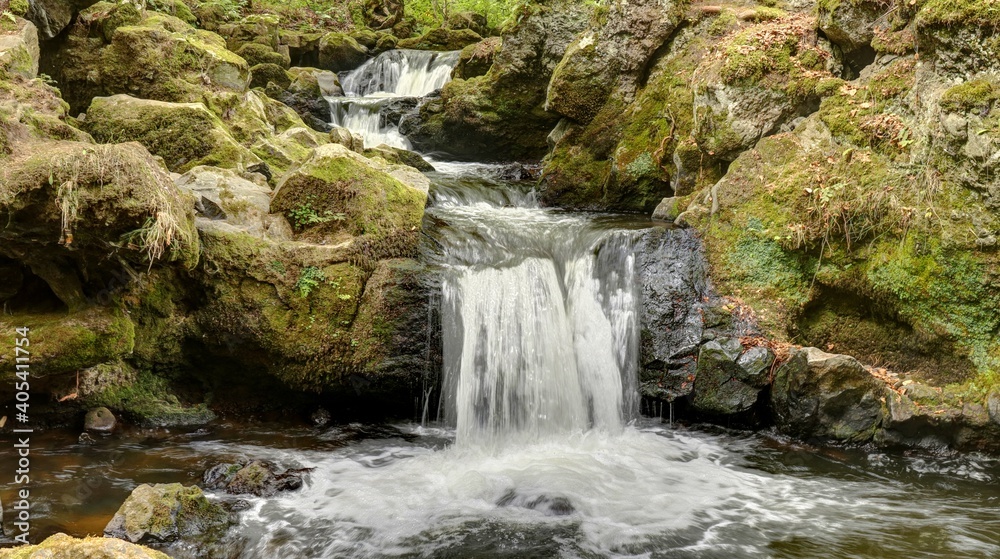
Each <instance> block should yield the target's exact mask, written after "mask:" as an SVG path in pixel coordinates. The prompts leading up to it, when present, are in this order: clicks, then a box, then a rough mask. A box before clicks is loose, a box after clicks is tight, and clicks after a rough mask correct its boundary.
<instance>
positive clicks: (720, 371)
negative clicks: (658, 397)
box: [692, 338, 774, 415]
mask: <svg viewBox="0 0 1000 559" xmlns="http://www.w3.org/2000/svg"><path fill="white" fill-rule="evenodd" d="M773 361H774V354H773V353H771V352H770V350H768V349H767V348H765V347H759V346H758V347H753V348H750V349H748V350H747V351H746V352H744V351H743V347H742V346H741V345H740V342H739V340H737V339H734V338H722V339H719V340H713V341H710V342H708V343H706V344H704V345H703V346H701V350H700V351H699V352H698V367H697V372H696V373H695V382H694V398H693V400H692V405H693V406H694V409H695V410H696V411H698V412H701V413H706V414H710V415H732V414H738V413H744V412H749V411H750V410H751V409H752V408H753V407H754V405H755V404H757V399H758V397H759V395H760V394H761V392H762V390H763V389H764V388H766V387H767V386H768V384H769V383H770V377H769V375H768V373H769V372H770V369H769V367H770V365H771V363H772V362H773Z"/></svg>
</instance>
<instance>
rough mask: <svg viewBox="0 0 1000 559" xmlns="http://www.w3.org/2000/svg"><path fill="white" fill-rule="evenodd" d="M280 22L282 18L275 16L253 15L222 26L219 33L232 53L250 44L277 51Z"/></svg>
mask: <svg viewBox="0 0 1000 559" xmlns="http://www.w3.org/2000/svg"><path fill="white" fill-rule="evenodd" d="M280 22H281V18H280V17H278V16H276V15H274V14H251V15H248V16H246V17H244V18H243V19H241V20H239V21H236V22H233V23H226V24H222V25H220V26H219V29H218V33H219V35H221V36H222V37H224V38H225V39H226V45H227V46H228V48H229V50H232V51H237V50H239V49H240V48H241V47H242V46H243V45H245V44H248V43H258V44H261V45H266V46H268V47H270V48H271V49H273V50H277V49H278V46H279V43H280V37H281V35H280V33H279V28H280Z"/></svg>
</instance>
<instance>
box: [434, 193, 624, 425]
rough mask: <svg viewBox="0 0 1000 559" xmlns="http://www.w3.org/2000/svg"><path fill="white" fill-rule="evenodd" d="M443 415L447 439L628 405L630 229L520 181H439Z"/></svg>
mask: <svg viewBox="0 0 1000 559" xmlns="http://www.w3.org/2000/svg"><path fill="white" fill-rule="evenodd" d="M428 214H429V216H430V218H431V219H434V220H438V221H439V222H444V223H447V226H445V227H438V228H437V229H436V230H435V231H434V232H433V235H434V237H433V238H434V240H435V246H436V247H437V250H438V251H439V252H438V254H437V255H435V256H432V257H431V258H430V260H433V261H436V262H437V263H438V264H439V265H440V266H441V267H442V269H443V270H444V272H443V276H444V279H443V286H442V328H443V333H442V336H443V341H444V348H443V350H444V375H443V376H444V381H443V384H444V386H443V397H444V398H445V415H446V417H445V419H447V420H448V421H449V422H452V423H454V424H455V427H456V431H457V432H456V443H457V444H459V445H462V444H474V445H502V444H504V443H506V442H508V441H511V440H524V439H537V438H542V437H546V436H552V435H560V434H568V433H572V432H580V431H586V430H588V429H596V430H600V431H605V432H618V431H620V430H621V429H622V427H623V426H624V425H625V423H626V421H627V420H628V419H630V418H631V417H632V416H633V415H634V413H635V411H636V398H637V396H636V369H637V366H636V363H637V356H638V353H637V352H638V326H637V316H638V299H639V297H638V290H637V287H636V278H635V256H634V254H633V251H632V247H633V244H634V242H635V240H636V233H635V232H634V231H630V230H627V229H621V228H619V227H615V226H612V225H609V224H607V223H602V222H601V221H600V220H595V219H594V218H593V217H584V216H579V215H572V214H567V213H564V212H560V211H556V210H547V209H542V208H539V207H538V206H537V204H536V203H535V202H534V199H533V197H532V196H531V195H530V194H528V193H516V192H503V191H502V190H500V191H498V190H496V189H484V190H482V191H481V192H480V193H479V194H478V195H477V192H476V191H475V190H471V189H468V188H466V189H464V190H463V191H459V190H457V189H456V190H449V189H447V188H446V187H440V186H439V188H437V189H436V191H435V193H434V195H433V199H432V207H431V208H430V209H429V210H428Z"/></svg>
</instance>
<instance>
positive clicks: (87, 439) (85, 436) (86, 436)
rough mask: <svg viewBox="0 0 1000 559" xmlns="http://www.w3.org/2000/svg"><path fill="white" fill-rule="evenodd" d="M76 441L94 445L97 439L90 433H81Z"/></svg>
mask: <svg viewBox="0 0 1000 559" xmlns="http://www.w3.org/2000/svg"><path fill="white" fill-rule="evenodd" d="M76 442H77V444H82V445H92V444H94V443H96V442H97V441H96V440H94V437H93V436H92V435H91V434H90V433H80V436H79V437H78V438H77V439H76Z"/></svg>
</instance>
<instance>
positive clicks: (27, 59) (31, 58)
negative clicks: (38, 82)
mask: <svg viewBox="0 0 1000 559" xmlns="http://www.w3.org/2000/svg"><path fill="white" fill-rule="evenodd" d="M38 57H39V50H38V30H37V29H36V28H35V26H34V25H33V24H32V23H31V22H30V21H25V20H23V19H21V18H17V19H16V20H15V22H14V29H13V30H8V28H7V26H6V25H5V26H2V27H0V75H2V74H3V73H13V74H19V75H21V76H23V77H25V78H28V79H31V78H34V77H35V76H37V75H38Z"/></svg>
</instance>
